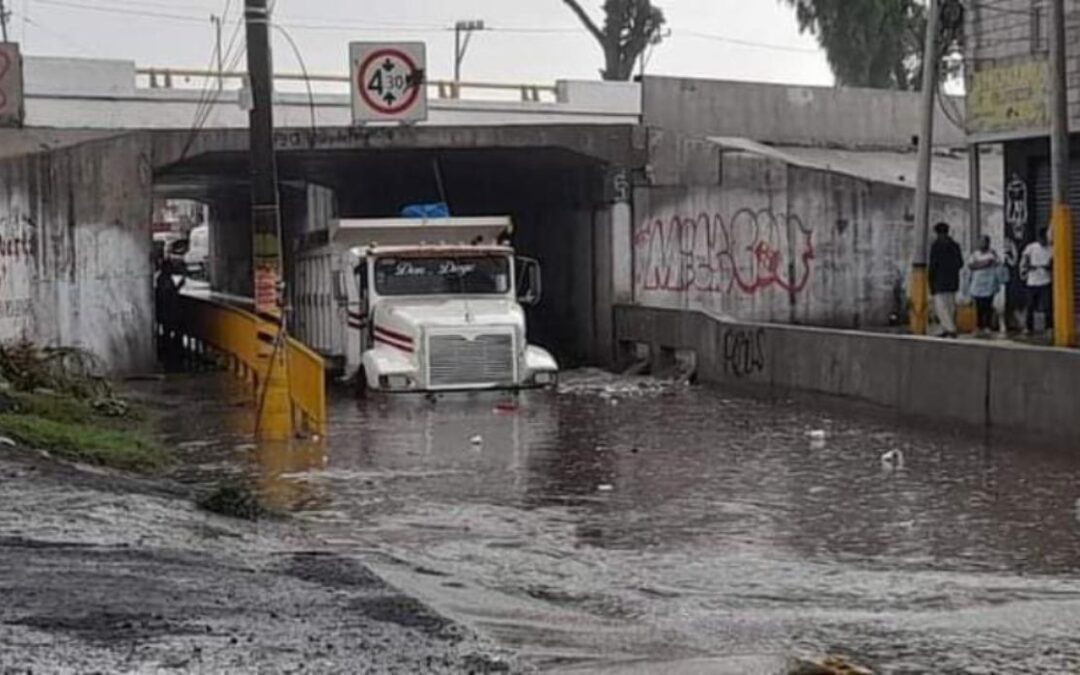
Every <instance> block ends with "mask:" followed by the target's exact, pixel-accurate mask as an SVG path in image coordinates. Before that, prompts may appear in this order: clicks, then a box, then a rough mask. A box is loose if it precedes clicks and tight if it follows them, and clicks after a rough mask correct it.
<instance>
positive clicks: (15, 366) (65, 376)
mask: <svg viewBox="0 0 1080 675" xmlns="http://www.w3.org/2000/svg"><path fill="white" fill-rule="evenodd" d="M100 370H101V368H100V364H99V363H98V360H97V358H95V357H94V355H93V354H90V353H89V352H87V351H85V350H82V349H74V348H69V347H44V348H42V347H38V346H37V345H34V344H33V343H31V342H16V343H13V344H6V345H0V381H3V382H6V383H8V384H9V385H10V387H12V388H14V389H17V390H19V391H35V390H39V389H47V390H50V391H54V392H57V393H63V394H71V395H72V396H77V397H80V398H93V399H98V398H108V397H110V396H111V395H112V388H111V387H110V386H109V383H108V381H107V380H106V379H105V378H104V377H102V376H101V375H100Z"/></svg>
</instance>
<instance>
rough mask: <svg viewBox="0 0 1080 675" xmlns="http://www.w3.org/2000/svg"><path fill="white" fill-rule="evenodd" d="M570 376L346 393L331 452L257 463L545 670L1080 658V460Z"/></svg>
mask: <svg viewBox="0 0 1080 675" xmlns="http://www.w3.org/2000/svg"><path fill="white" fill-rule="evenodd" d="M571 380H572V384H571V386H569V387H567V388H566V389H565V390H564V391H562V392H559V393H554V392H552V393H530V394H528V395H523V396H521V397H520V398H518V399H516V402H515V403H513V404H505V399H503V398H501V397H498V396H493V395H476V396H456V397H445V398H441V399H439V400H438V401H434V402H432V401H428V400H424V399H419V398H390V399H376V400H369V401H364V402H356V401H352V400H349V399H347V398H342V399H339V400H338V401H337V402H336V403H335V404H334V409H333V419H334V423H333V429H332V433H331V435H330V437H329V439H328V442H327V445H326V449H325V454H324V453H323V451H322V450H320V449H318V448H310V447H309V448H306V449H305V448H301V449H295V448H294V449H292V450H282V449H280V448H278V449H263V450H261V451H258V450H255V451H251V452H250V456H251V459H252V461H253V462H254V465H255V466H256V467H258V469H259V475H260V476H261V481H262V486H263V489H264V491H265V493H266V495H267V498H268V499H270V500H272V501H276V502H277V503H278V504H280V505H283V506H287V507H289V508H292V509H293V510H294V511H296V512H297V514H298V515H299V516H300V517H301V518H303V519H305V520H307V521H308V522H309V523H310V527H311V528H312V529H313V530H314V531H317V532H318V533H319V534H320V535H321V536H323V537H325V538H326V539H328V540H329V541H331V542H332V543H333V545H334V546H337V547H339V548H341V549H342V550H344V551H351V552H354V553H355V552H362V553H364V554H366V555H368V556H369V557H370V559H371V560H372V562H373V563H374V564H375V565H376V567H377V569H378V570H379V571H380V572H381V573H383V574H384V575H385V576H387V577H388V578H389V579H390V580H391V581H392V582H395V583H396V584H398V585H399V586H400V587H403V588H405V589H408V590H409V591H411V592H413V593H415V594H417V595H418V596H420V597H421V598H422V599H424V600H426V601H428V602H430V603H431V604H433V605H434V606H435V607H437V608H439V609H440V610H441V611H443V612H445V613H447V614H450V615H452V616H454V617H456V618H460V619H462V620H464V621H466V622H467V623H470V624H471V625H474V626H476V627H478V628H479V629H480V630H481V631H483V632H486V633H487V634H489V635H491V636H493V637H495V638H496V639H497V640H499V641H500V642H502V643H503V644H505V645H508V646H512V647H514V648H516V649H518V650H520V651H521V652H522V653H523V654H525V655H526V656H527V657H528V659H530V660H531V661H532V662H533V663H535V664H537V665H538V666H540V667H542V668H548V669H556V670H582V671H591V672H609V671H610V672H688V673H689V672H695V673H696V672H755V671H760V672H775V669H776V668H777V667H779V664H781V663H783V660H784V659H785V658H787V657H789V656H791V655H796V654H820V653H841V654H847V655H850V656H851V657H853V658H854V659H855V660H857V661H860V662H862V663H865V664H869V665H871V666H873V667H874V668H875V669H877V670H878V671H880V672H896V673H925V672H942V673H947V672H956V673H1006V672H1007V673H1047V672H1080V574H1078V572H1080V510H1078V509H1080V502H1078V498H1080V453H1076V452H1069V451H1067V450H1062V451H1060V452H1059V451H1051V450H1046V449H1037V448H1025V447H1020V446H1017V445H1006V444H994V443H993V442H991V441H987V440H986V439H984V438H981V437H979V438H969V437H965V436H964V435H963V434H962V433H959V432H957V433H942V432H933V431H926V430H923V429H920V428H919V427H917V426H906V425H903V424H898V423H897V422H895V421H894V420H890V419H882V418H875V417H873V416H870V415H869V414H867V413H865V412H859V411H851V410H847V409H845V408H844V407H842V406H839V405H837V404H833V403H828V402H825V403H822V402H813V401H803V400H800V401H793V400H779V401H764V400H756V399H752V398H746V397H741V396H736V395H731V394H727V393H725V392H723V391H718V390H714V389H708V388H698V387H694V388H690V387H680V386H675V387H670V388H658V387H652V386H647V385H645V384H643V383H639V382H637V381H629V380H615V381H604V380H602V379H601V378H599V376H596V375H590V374H585V375H578V376H577V377H576V378H571ZM639 384H641V386H639ZM892 450H896V451H899V452H898V454H899V455H901V456H902V465H900V466H897V465H896V463H883V461H882V459H881V458H882V455H883V454H884V453H887V452H889V451H892ZM634 669H636V670H634Z"/></svg>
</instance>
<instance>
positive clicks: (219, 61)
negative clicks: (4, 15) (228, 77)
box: [0, 0, 225, 91]
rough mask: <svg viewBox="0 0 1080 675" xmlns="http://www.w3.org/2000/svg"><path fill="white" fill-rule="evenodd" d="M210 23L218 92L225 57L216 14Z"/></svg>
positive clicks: (223, 71)
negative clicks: (213, 38) (212, 28)
mask: <svg viewBox="0 0 1080 675" xmlns="http://www.w3.org/2000/svg"><path fill="white" fill-rule="evenodd" d="M0 1H2V0H0ZM210 23H212V24H214V34H215V38H216V42H215V44H216V45H217V48H216V49H215V50H214V53H215V54H216V55H217V87H218V91H221V90H222V89H224V88H225V65H224V58H225V57H224V55H223V54H222V53H221V17H220V16H218V15H217V14H211V15H210Z"/></svg>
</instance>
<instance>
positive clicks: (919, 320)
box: [909, 0, 941, 335]
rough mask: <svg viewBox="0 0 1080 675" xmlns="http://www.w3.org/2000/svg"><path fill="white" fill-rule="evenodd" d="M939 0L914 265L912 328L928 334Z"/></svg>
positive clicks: (926, 68)
mask: <svg viewBox="0 0 1080 675" xmlns="http://www.w3.org/2000/svg"><path fill="white" fill-rule="evenodd" d="M939 10H940V7H939V4H938V0H930V10H929V11H930V13H929V16H928V20H927V22H926V48H925V52H924V54H923V77H922V129H921V131H920V133H919V172H918V177H917V181H916V186H915V255H914V258H913V261H912V265H911V267H912V269H911V288H910V292H909V295H910V302H911V316H910V326H911V332H912V333H913V334H915V335H926V332H927V329H928V328H929V324H930V289H929V286H930V284H929V279H928V274H927V272H928V270H927V254H928V252H929V251H928V249H929V246H928V243H929V238H930V171H931V168H932V166H933V158H934V95H935V93H936V92H937V77H938V56H939V54H938V25H939V23H940V18H941V17H940V11H939Z"/></svg>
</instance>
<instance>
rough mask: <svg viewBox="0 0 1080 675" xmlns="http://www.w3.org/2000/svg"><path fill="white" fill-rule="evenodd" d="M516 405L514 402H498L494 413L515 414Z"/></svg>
mask: <svg viewBox="0 0 1080 675" xmlns="http://www.w3.org/2000/svg"><path fill="white" fill-rule="evenodd" d="M517 409H518V404H517V403H515V402H514V401H500V402H499V403H496V404H495V412H497V413H512V412H517Z"/></svg>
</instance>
